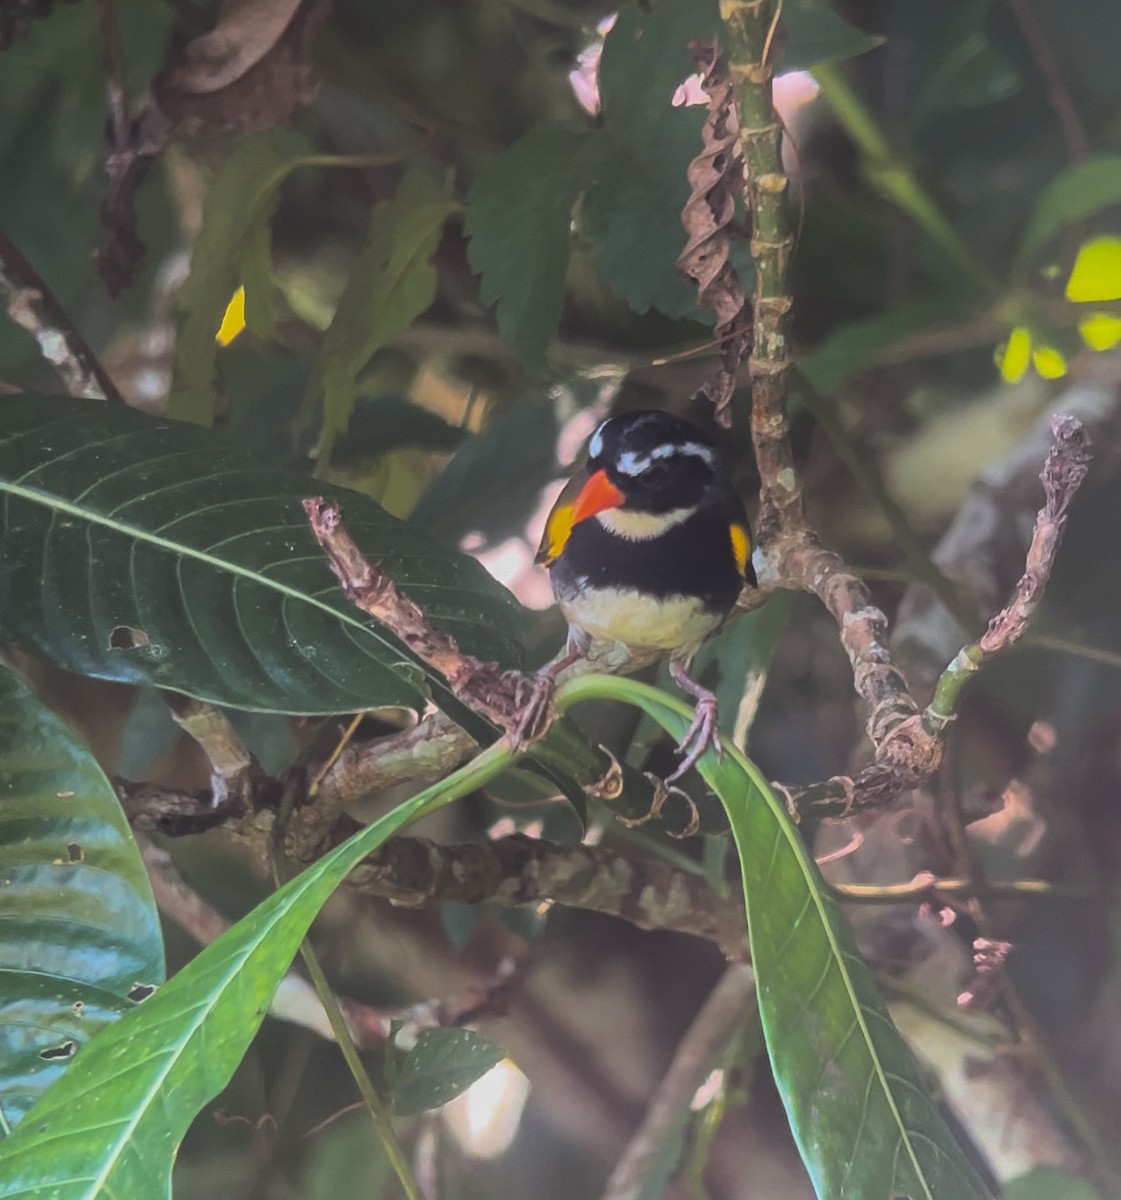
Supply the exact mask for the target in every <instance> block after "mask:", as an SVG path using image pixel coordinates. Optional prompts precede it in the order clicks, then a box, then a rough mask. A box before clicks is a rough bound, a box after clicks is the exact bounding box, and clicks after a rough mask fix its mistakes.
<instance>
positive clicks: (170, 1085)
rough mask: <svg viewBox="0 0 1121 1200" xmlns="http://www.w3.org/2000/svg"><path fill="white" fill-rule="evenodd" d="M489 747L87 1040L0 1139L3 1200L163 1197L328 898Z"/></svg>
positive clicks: (462, 779)
mask: <svg viewBox="0 0 1121 1200" xmlns="http://www.w3.org/2000/svg"><path fill="white" fill-rule="evenodd" d="M510 758H511V753H510V751H509V750H508V749H506V748H505V747H493V748H492V749H490V750H488V751H486V752H485V753H484V754H482V755H480V756H479V757H478V758H477V759H475V760H474V761H473V762H472V763H469V764H468V765H467V766H466V767H463V768H461V769H460V770H459V771H458V772H456V773H455V774H454V775H452V776H449V777H448V779H446V780H444V781H443V782H442V783H439V784H436V785H434V786H433V787H431V788H428V789H427V790H426V791H424V792H421V793H420V794H419V795H418V796H415V797H414V798H413V799H412V800H409V801H408V802H407V803H405V804H403V805H401V806H400V807H398V808H396V809H394V810H393V811H392V812H390V813H387V814H386V815H385V816H384V817H382V818H381V819H380V820H379V821H376V822H375V823H374V824H373V825H370V826H369V827H368V828H366V829H364V830H363V831H362V832H361V833H358V834H356V835H355V836H354V837H353V838H351V840H350V841H348V842H345V843H344V844H343V845H342V846H339V847H338V848H337V849H336V850H334V851H332V852H331V853H330V854H329V855H327V856H326V857H324V858H322V859H320V861H319V862H318V863H316V864H315V866H314V867H310V868H309V869H308V870H306V871H304V872H303V874H301V875H299V876H297V878H296V879H294V880H292V881H291V882H290V883H288V884H286V885H285V886H284V887H283V888H281V889H280V890H279V891H277V892H275V893H274V894H273V895H272V896H270V897H269V898H268V900H266V901H265V902H264V903H263V904H261V905H259V906H258V907H257V908H256V909H254V910H253V912H251V913H250V914H249V915H248V916H247V917H244V918H243V919H242V920H241V921H239V922H238V923H237V924H236V925H235V926H233V928H232V929H230V930H228V931H227V932H226V933H225V934H223V935H222V937H220V938H219V939H218V940H217V941H215V942H212V943H211V944H210V945H209V946H207V947H206V949H205V950H203V951H202V953H201V954H200V955H199V956H198V957H197V958H195V959H194V960H193V961H192V962H190V963H188V965H187V966H186V967H184V969H183V970H182V971H180V972H179V973H178V974H177V975H176V976H175V977H174V978H173V979H171V980H170V981H169V982H168V983H167V984H165V985H164V987H162V988H161V989H160V990H159V991H158V992H157V993H156V994H155V995H154V996H153V997H152V998H151V999H150V1000H148V1001H147V1002H146V1003H145V1004H144V1005H143V1006H142V1007H141V1008H140V1009H139V1010H138V1011H136V1012H134V1013H130V1014H129V1015H128V1016H126V1017H123V1018H122V1019H121V1020H120V1021H118V1022H117V1023H116V1024H115V1025H112V1026H110V1027H109V1028H108V1029H106V1030H105V1031H104V1033H103V1034H102V1035H101V1036H100V1037H98V1038H96V1039H94V1040H93V1041H92V1042H91V1043H90V1044H89V1045H88V1046H87V1047H86V1048H85V1049H84V1050H83V1051H82V1053H81V1054H80V1055H78V1056H77V1058H76V1059H75V1060H74V1062H73V1064H72V1065H71V1067H70V1070H69V1071H68V1072H67V1074H66V1076H65V1077H64V1078H63V1079H61V1080H59V1081H58V1083H56V1084H55V1085H54V1086H53V1087H51V1088H50V1089H49V1090H48V1091H47V1092H46V1093H44V1095H43V1097H42V1098H41V1099H40V1100H39V1102H38V1103H37V1104H36V1105H35V1107H34V1108H33V1109H32V1110H31V1112H30V1113H29V1114H28V1116H27V1118H26V1120H25V1121H24V1122H23V1124H22V1125H21V1126H20V1127H19V1129H18V1130H17V1131H16V1132H15V1133H14V1134H13V1135H12V1136H11V1137H10V1138H9V1139H8V1140H7V1141H5V1142H3V1143H0V1180H3V1187H4V1191H3V1194H4V1196H5V1198H6V1200H13V1198H14V1197H21V1198H23V1200H98V1198H101V1197H104V1198H105V1200H117V1198H120V1197H126V1196H127V1197H137V1200H139V1198H141V1197H143V1200H162V1198H165V1197H169V1196H170V1194H171V1166H172V1162H173V1160H174V1157H175V1152H176V1149H177V1148H178V1146H179V1143H180V1141H182V1139H183V1135H184V1134H185V1133H186V1131H187V1127H188V1125H189V1124H190V1122H191V1121H192V1119H193V1118H194V1116H195V1115H196V1114H197V1113H198V1112H199V1111H200V1110H201V1108H202V1107H203V1105H204V1104H206V1103H207V1101H208V1100H210V1099H212V1098H213V1097H214V1096H216V1095H217V1094H218V1093H219V1092H220V1091H221V1090H222V1088H224V1087H225V1086H226V1084H227V1082H228V1081H229V1079H230V1077H231V1075H232V1074H233V1072H234V1069H235V1068H236V1066H237V1064H238V1063H239V1062H240V1061H241V1058H242V1055H243V1054H244V1053H245V1050H246V1048H247V1047H248V1045H249V1042H250V1040H251V1039H252V1037H253V1035H254V1033H255V1032H256V1031H257V1028H258V1026H259V1025H260V1024H261V1021H262V1019H263V1017H264V1014H265V1010H266V1009H267V1008H268V1004H269V1000H270V998H271V997H272V994H273V992H274V991H275V990H276V988H277V985H278V984H279V982H280V980H281V978H282V977H283V975H284V973H285V971H286V970H287V969H288V966H289V964H290V963H291V961H292V958H293V957H294V955H295V953H296V950H297V948H298V947H299V944H300V940H301V939H302V938H303V936H304V934H305V933H306V932H307V929H308V926H309V925H310V924H311V922H312V920H313V919H314V918H315V914H316V913H317V912H318V911H319V909H320V908H321V907H322V905H323V903H324V901H326V899H327V897H328V896H329V895H330V894H331V892H332V891H334V889H335V888H336V887H337V886H338V884H339V883H340V882H341V881H342V880H343V878H344V877H345V875H346V874H347V872H348V871H349V870H350V869H351V868H352V867H353V866H354V865H355V864H356V863H357V862H358V861H359V860H360V859H362V858H363V857H364V856H365V855H367V854H369V853H370V852H371V851H373V850H375V849H376V848H377V847H378V846H380V845H381V844H382V842H384V841H385V840H386V839H387V838H389V837H391V836H392V835H393V834H394V833H397V832H398V831H399V830H400V829H402V828H403V827H404V826H405V825H407V824H408V823H409V822H410V821H412V820H415V819H416V818H417V817H419V816H422V815H424V814H425V813H428V812H431V811H434V810H435V809H436V808H439V807H441V806H442V805H444V804H447V803H449V802H450V801H451V800H454V799H456V798H457V797H459V796H463V795H465V794H466V793H467V792H470V791H473V790H474V789H475V788H476V787H480V786H482V785H483V784H484V783H486V782H487V781H488V780H489V779H491V778H493V777H494V776H495V775H496V774H497V773H498V772H499V771H501V770H502V769H503V768H504V766H506V765H507V764H508V763H509V761H510Z"/></svg>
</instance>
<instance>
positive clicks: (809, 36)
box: [779, 0, 884, 71]
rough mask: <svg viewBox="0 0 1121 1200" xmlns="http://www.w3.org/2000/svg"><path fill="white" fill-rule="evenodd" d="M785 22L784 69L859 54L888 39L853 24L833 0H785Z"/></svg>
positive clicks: (783, 11)
mask: <svg viewBox="0 0 1121 1200" xmlns="http://www.w3.org/2000/svg"><path fill="white" fill-rule="evenodd" d="M782 25H783V28H784V29H785V31H786V42H785V44H784V45H783V48H782V52H781V55H780V59H779V61H780V63H781V66H782V70H784V71H805V70H809V68H810V67H816V66H817V65H818V64H819V63H825V62H835V61H837V60H839V59H844V58H855V57H856V56H857V55H858V54H864V53H866V52H867V51H869V50H874V49H875V48H876V47H877V46H879V45H880V44H881V43H882V42H883V40H884V39H883V38H882V37H878V36H877V35H876V34H873V33H865V32H864V31H863V30H862V29H857V28H856V26H855V25H850V24H849V22H848V21H846V20H845V18H844V17H842V16H841V15H840V14H839V13H838V12H837V11H836V9H835V8H834V7H833V5H832V3H831V2H830V0H785V3H784V4H783V6H782Z"/></svg>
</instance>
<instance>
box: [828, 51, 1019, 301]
mask: <svg viewBox="0 0 1121 1200" xmlns="http://www.w3.org/2000/svg"><path fill="white" fill-rule="evenodd" d="M813 77H814V79H815V80H816V81H817V85H818V87H819V88H820V89H821V94H822V95H823V96H824V97H825V98H826V100H828V101H829V105H830V107H831V108H832V109H833V113H834V115H835V116H836V118H837V120H838V121H839V122H840V123H841V126H842V128H843V129H844V131H845V132H846V133H847V134H848V135H849V137H850V138H852V140H853V142H855V143H856V145H857V147H858V148H859V149H860V151H861V152H862V153H863V155H864V157H865V159H866V160H867V161H866V169H867V171H868V175H869V178H870V179H871V180H872V182H873V183H874V184H875V185H876V186H877V187H878V188H879V189H880V191H882V192H883V194H884V195H885V196H887V198H888V199H889V200H891V201H892V202H893V203H894V204H896V205H898V206H899V207H900V208H901V209H902V210H903V211H904V212H905V213H907V214H908V215H909V216H910V217H911V218H912V219H913V220H914V221H915V223H916V224H917V225H918V226H919V227H920V228H921V229H923V230H924V231H925V232H926V233H927V234H928V235H929V236H930V238H931V240H933V241H934V242H936V243H937V244H938V245H939V246H940V247H941V248H942V249H943V250H944V251H945V252H946V255H947V257H949V258H950V259H951V260H952V261H953V262H954V264H955V265H956V266H957V267H958V269H959V270H960V271H961V272H962V274H963V275H965V277H966V278H967V279H968V280H969V281H970V283H972V284H973V285H975V286H976V287H977V288H978V289H979V290H980V291H982V292H985V293H986V294H987V295H988V296H989V297H990V298H995V297H997V296H999V295H1000V294H1001V287H1000V285H999V284H998V283H997V281H996V280H995V279H994V278H993V277H992V276H991V275H990V274H989V273H988V272H987V271H985V270H984V269H983V268H982V267H980V266H978V264H977V258H976V255H974V254H973V253H972V252H971V251H970V249H969V247H968V246H966V244H965V243H964V242H963V241H962V240H961V238H960V237H959V236H958V232H957V230H956V229H954V227H953V226H952V225H951V224H950V222H949V221H948V220H947V219H946V217H945V216H944V214H943V213H942V211H941V210H940V209H939V208H938V205H937V204H935V202H934V200H933V199H932V198H931V196H930V194H929V193H928V192H927V191H926V189H925V188H924V187H923V186H922V184H921V183H920V182H919V180H918V177H917V176H916V175H915V173H914V171H913V170H912V169H911V167H910V166H909V165H908V164H907V163H906V162H904V161H903V159H902V158H900V157H899V156H898V155H897V154H896V153H895V151H894V150H893V149H892V147H891V145H890V143H889V142H888V140H887V137H886V136H885V135H884V132H883V130H882V129H881V128H880V126H879V124H878V123H877V121H876V118H875V117H874V116H873V115H872V112H871V110H870V109H869V108H868V106H867V105H866V104H865V103H864V101H863V100H862V99H861V98H860V96H858V95H857V93H856V91H855V90H854V89H853V88H852V87H851V86H850V85H849V82H848V80H847V79H846V78H845V76H844V75H843V73H842V72H841V71H840V70H839V69H838V67H837V66H835V65H834V64H832V63H823V64H821V65H819V66H816V67H814V69H813Z"/></svg>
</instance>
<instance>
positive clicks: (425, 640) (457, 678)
mask: <svg viewBox="0 0 1121 1200" xmlns="http://www.w3.org/2000/svg"><path fill="white" fill-rule="evenodd" d="M303 504H304V511H305V512H306V513H307V515H308V520H309V521H310V523H311V528H312V532H313V533H314V534H315V539H316V541H317V542H318V543H319V544H320V546H322V548H323V549H324V551H326V553H327V557H328V559H329V560H330V563H331V570H332V571H334V573H335V575H336V577H337V578H338V580H339V582H340V583H341V584H342V588H343V591H344V593H345V594H346V597H347V599H348V600H350V601H351V603H352V604H354V605H355V606H356V607H358V608H360V609H361V610H362V611H363V612H365V613H368V614H369V615H370V616H371V617H373V618H374V619H375V620H376V621H379V622H381V624H383V625H385V626H386V627H387V628H388V629H390V630H391V631H392V632H393V633H394V634H396V635H397V637H399V638H400V639H401V641H402V642H404V643H405V645H406V646H408V648H409V649H410V650H412V651H413V653H414V654H416V655H417V657H418V658H420V659H421V660H422V661H423V662H424V663H426V664H427V665H428V666H430V667H431V668H432V669H433V670H435V671H437V672H439V674H440V675H442V676H443V677H444V678H445V679H446V680H447V681H448V685H449V686H450V687H451V689H452V691H453V692H454V693H455V695H456V696H457V697H458V698H459V699H460V700H462V701H463V702H464V703H465V704H466V705H467V706H468V707H470V708H472V709H474V710H475V711H476V712H478V713H481V714H482V715H483V716H486V717H487V718H489V719H490V720H491V721H493V722H494V723H495V724H497V725H499V726H501V727H502V728H503V729H505V730H508V731H509V730H513V729H514V728H515V727H516V725H517V723H518V714H519V710H520V709H521V704H522V701H523V699H524V697H525V688H526V683H527V681H526V679H525V677H524V676H522V675H519V674H518V673H517V672H514V671H502V670H500V669H499V667H498V666H497V665H496V664H495V663H486V662H481V661H480V660H479V659H477V658H472V657H471V656H470V655H468V654H464V653H463V652H462V651H461V650H460V648H459V646H458V645H456V642H455V639H454V638H452V637H449V636H448V635H447V634H445V633H441V632H440V631H439V630H438V629H436V628H434V626H433V625H432V624H431V623H430V622H429V621H428V619H427V618H426V617H425V615H424V613H423V612H422V611H421V610H420V608H419V607H418V606H417V605H416V604H414V603H413V601H412V600H410V599H409V597H408V596H406V595H405V593H404V592H402V591H401V589H400V588H399V587H398V586H397V585H396V583H394V582H393V580H392V579H391V578H390V577H389V575H388V574H387V573H386V572H385V571H383V570H382V569H381V567H380V566H377V565H375V564H373V563H371V562H370V561H369V559H367V558H366V556H365V555H364V554H363V553H362V551H361V550H359V549H358V546H357V545H356V544H355V542H354V539H353V538H352V537H351V536H350V534H349V533H347V531H346V530H345V529H344V528H343V524H342V513H341V511H340V509H339V506H338V504H337V503H336V502H335V501H334V500H324V499H323V498H322V497H321V496H316V497H312V498H310V499H307V500H305V501H304V502H303Z"/></svg>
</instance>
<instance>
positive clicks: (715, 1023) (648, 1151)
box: [603, 963, 755, 1200]
mask: <svg viewBox="0 0 1121 1200" xmlns="http://www.w3.org/2000/svg"><path fill="white" fill-rule="evenodd" d="M754 998H755V976H754V974H753V973H752V970H751V968H750V967H748V966H745V965H744V964H743V963H737V964H735V965H734V966H731V967H729V968H728V969H727V970H726V971H725V972H724V974H723V976H722V977H721V979H720V981H719V983H717V985H716V987H715V988H713V990H712V993H711V994H710V995H709V997H708V999H707V1000H706V1001H705V1003H704V1006H703V1007H702V1008H701V1011H700V1012H699V1013H698V1014H697V1016H696V1017H695V1018H694V1020H693V1023H692V1025H690V1026H689V1029H688V1030H687V1032H686V1034H685V1036H684V1037H683V1038H682V1039H681V1041H680V1043H679V1044H678V1047H677V1050H676V1052H675V1053H674V1056H673V1062H671V1063H670V1067H669V1070H668V1071H667V1072H666V1074H665V1076H664V1077H663V1079H662V1081H661V1083H659V1084H658V1087H657V1089H656V1090H655V1092H654V1095H653V1098H652V1099H651V1101H650V1104H649V1106H648V1108H647V1110H646V1115H645V1116H644V1117H643V1119H642V1124H641V1125H640V1126H639V1127H638V1130H637V1131H636V1133H635V1135H634V1137H633V1138H632V1139H631V1141H630V1144H629V1145H628V1146H627V1148H626V1149H625V1150H624V1151H623V1154H622V1156H621V1157H620V1159H619V1160H618V1162H617V1163H616V1164H615V1169H614V1170H613V1171H612V1172H611V1177H610V1178H609V1179H608V1181H607V1186H606V1188H604V1191H603V1200H637V1198H638V1197H639V1196H641V1195H643V1194H644V1190H645V1185H646V1183H647V1176H648V1174H649V1173H650V1170H651V1168H652V1166H653V1165H654V1162H655V1160H656V1159H657V1157H658V1155H659V1154H660V1153H661V1152H662V1149H663V1145H664V1142H665V1140H666V1138H667V1137H668V1136H669V1134H670V1132H671V1131H672V1130H673V1128H674V1126H675V1124H677V1123H678V1122H679V1121H680V1120H681V1119H682V1113H683V1111H685V1110H687V1109H688V1106H689V1102H690V1100H691V1099H692V1098H693V1095H694V1093H695V1092H696V1090H697V1088H698V1087H700V1085H701V1084H702V1083H703V1082H704V1078H705V1075H706V1074H707V1072H708V1071H710V1070H711V1069H712V1067H713V1066H714V1064H715V1062H716V1060H717V1058H718V1057H719V1055H720V1053H721V1051H723V1050H724V1048H725V1047H726V1046H727V1045H728V1043H729V1041H730V1040H731V1039H732V1037H733V1036H734V1034H735V1033H736V1031H737V1030H738V1029H739V1028H741V1026H742V1025H743V1023H744V1022H745V1021H746V1020H747V1019H748V1017H749V1016H750V1015H751V1013H752V1011H753V1009H752V1003H753V1001H754Z"/></svg>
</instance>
